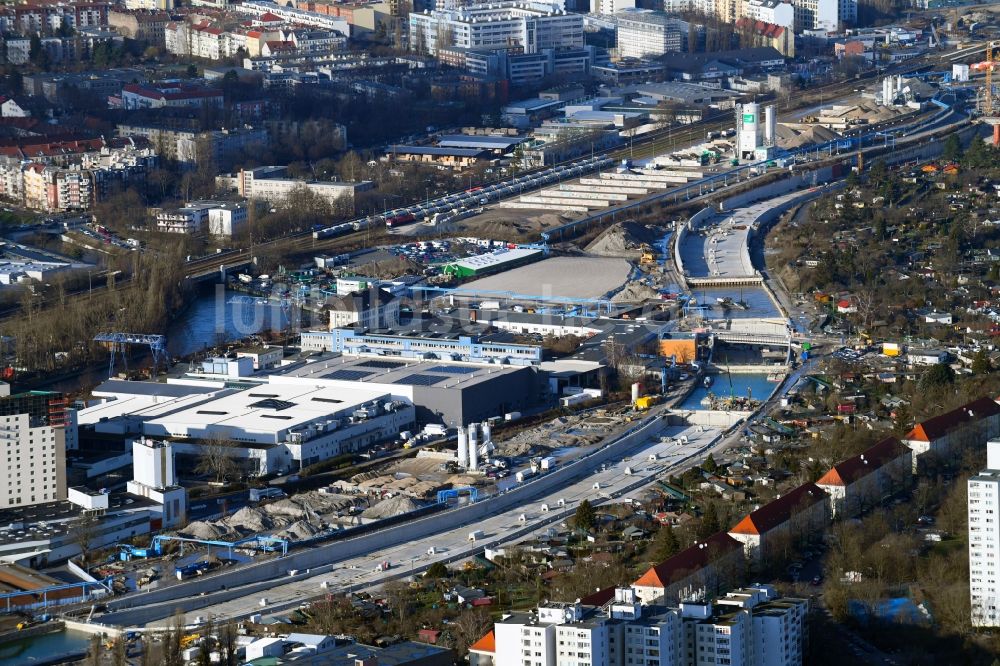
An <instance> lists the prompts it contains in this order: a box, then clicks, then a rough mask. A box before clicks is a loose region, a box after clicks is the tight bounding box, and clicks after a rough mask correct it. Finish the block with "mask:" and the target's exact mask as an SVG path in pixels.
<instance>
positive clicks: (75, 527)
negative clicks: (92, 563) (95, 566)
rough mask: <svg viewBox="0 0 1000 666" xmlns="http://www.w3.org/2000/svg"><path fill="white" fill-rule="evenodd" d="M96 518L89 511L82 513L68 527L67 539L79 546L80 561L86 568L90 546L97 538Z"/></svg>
mask: <svg viewBox="0 0 1000 666" xmlns="http://www.w3.org/2000/svg"><path fill="white" fill-rule="evenodd" d="M97 535H98V520H97V518H96V517H95V516H94V515H93V514H90V513H83V514H80V516H79V517H78V518H77V519H76V520H75V521H74V522H73V524H72V526H71V527H70V529H69V541H70V543H73V544H76V545H77V546H78V547H79V548H80V563H81V564H82V565H83V566H84V568H86V566H87V560H88V559H89V558H90V551H91V546H93V544H94V541H95V540H96V539H97Z"/></svg>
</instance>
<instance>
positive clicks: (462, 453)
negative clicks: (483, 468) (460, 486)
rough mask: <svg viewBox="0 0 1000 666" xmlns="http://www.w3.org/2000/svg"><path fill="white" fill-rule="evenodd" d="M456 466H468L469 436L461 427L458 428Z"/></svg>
mask: <svg viewBox="0 0 1000 666" xmlns="http://www.w3.org/2000/svg"><path fill="white" fill-rule="evenodd" d="M458 466H459V467H468V466H469V436H468V435H467V434H466V432H465V428H464V427H462V426H459V427H458Z"/></svg>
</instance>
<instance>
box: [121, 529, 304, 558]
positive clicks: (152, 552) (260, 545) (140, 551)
mask: <svg viewBox="0 0 1000 666" xmlns="http://www.w3.org/2000/svg"><path fill="white" fill-rule="evenodd" d="M168 541H177V542H180V544H181V555H183V554H184V544H186V543H194V544H201V545H203V546H208V552H209V554H211V552H212V546H215V547H216V548H225V549H226V550H227V551H228V553H229V558H230V559H232V556H233V549H234V548H253V549H255V550H263V551H265V552H273V551H277V550H280V551H281V555H282V557H284V556H285V555H287V554H288V541H287V540H286V539H278V538H277V537H272V536H267V535H266V534H265V535H257V536H252V537H247V538H246V539H240V540H239V541H215V540H212V539H191V538H188V537H179V536H169V535H166V534H159V535H157V536H155V537H153V541H152V543H151V544H150V545H149V547H148V548H139V547H137V546H131V545H129V544H120V545H119V546H118V558H119V559H120V560H122V561H128V560H131V559H134V558H146V557H159V556H160V555H162V554H163V544H165V543H166V542H168Z"/></svg>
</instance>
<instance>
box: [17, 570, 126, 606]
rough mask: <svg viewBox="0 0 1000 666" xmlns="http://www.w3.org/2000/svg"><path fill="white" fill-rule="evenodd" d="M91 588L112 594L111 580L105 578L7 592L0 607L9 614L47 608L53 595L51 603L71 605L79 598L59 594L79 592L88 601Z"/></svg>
mask: <svg viewBox="0 0 1000 666" xmlns="http://www.w3.org/2000/svg"><path fill="white" fill-rule="evenodd" d="M91 588H98V589H99V590H102V591H103V592H106V593H109V594H110V592H111V578H105V579H104V580H99V581H82V582H79V583H67V584H65V585H51V586H49V587H40V588H38V589H35V590H17V591H16V592H5V593H3V594H0V605H3V606H4V607H5V609H6V612H7V613H10V612H11V611H14V610H18V609H22V608H37V607H38V606H41V607H42V608H47V607H48V606H49V603H50V600H49V595H50V594H51V595H52V599H51V603H53V604H59V603H69V602H74V601H76V599H77V597H75V596H72V597H71V596H68V595H66V594H57V593H60V592H66V591H68V590H79V591H80V595H79V596H80V597H81V598H83V599H86V597H87V591H88V590H90V589H91ZM29 599H31V600H33V602H32V603H25V601H26V600H29Z"/></svg>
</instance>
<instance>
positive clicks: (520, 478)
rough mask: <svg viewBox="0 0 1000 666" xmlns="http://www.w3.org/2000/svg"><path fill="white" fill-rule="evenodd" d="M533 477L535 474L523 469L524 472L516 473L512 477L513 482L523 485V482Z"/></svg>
mask: <svg viewBox="0 0 1000 666" xmlns="http://www.w3.org/2000/svg"><path fill="white" fill-rule="evenodd" d="M534 475H535V472H533V471H531V470H530V469H525V470H521V471H520V472H518V473H517V474H515V475H514V480H516V481H517V482H518V483H524V481H525V480H526V479H530V478H531V477H533V476H534Z"/></svg>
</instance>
